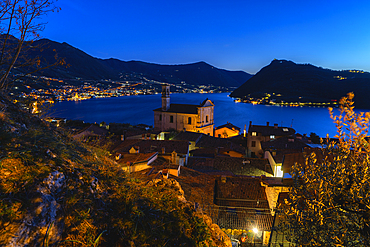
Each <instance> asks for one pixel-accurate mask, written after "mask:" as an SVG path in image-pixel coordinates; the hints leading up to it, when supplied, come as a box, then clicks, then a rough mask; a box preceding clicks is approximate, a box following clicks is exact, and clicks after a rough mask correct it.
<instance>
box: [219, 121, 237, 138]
mask: <svg viewBox="0 0 370 247" xmlns="http://www.w3.org/2000/svg"><path fill="white" fill-rule="evenodd" d="M239 132H240V128H239V127H236V126H235V125H233V124H231V123H229V122H227V124H224V125H221V126H218V127H216V128H215V136H216V137H220V138H229V137H233V136H238V135H239Z"/></svg>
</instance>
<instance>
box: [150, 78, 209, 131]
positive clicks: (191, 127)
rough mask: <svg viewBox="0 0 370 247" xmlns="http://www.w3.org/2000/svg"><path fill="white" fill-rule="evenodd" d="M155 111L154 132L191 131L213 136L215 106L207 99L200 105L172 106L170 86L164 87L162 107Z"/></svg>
mask: <svg viewBox="0 0 370 247" xmlns="http://www.w3.org/2000/svg"><path fill="white" fill-rule="evenodd" d="M153 111H154V130H155V131H168V130H171V129H174V130H177V131H191V132H198V133H204V134H207V135H211V136H213V128H214V120H213V111H214V104H213V103H212V101H211V100H209V99H206V100H204V101H203V102H202V103H200V104H199V105H190V104H170V86H169V85H162V107H161V108H158V109H155V110H153Z"/></svg>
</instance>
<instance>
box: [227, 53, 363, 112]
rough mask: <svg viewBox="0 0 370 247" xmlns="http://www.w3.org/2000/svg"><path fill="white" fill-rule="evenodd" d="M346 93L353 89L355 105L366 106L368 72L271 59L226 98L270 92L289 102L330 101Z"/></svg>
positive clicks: (256, 95)
mask: <svg viewBox="0 0 370 247" xmlns="http://www.w3.org/2000/svg"><path fill="white" fill-rule="evenodd" d="M349 92H354V94H355V98H354V101H355V105H356V107H357V108H363V109H370V102H369V100H368V94H369V92H370V73H368V72H364V71H359V70H342V71H338V70H330V69H324V68H321V67H316V66H314V65H311V64H296V63H294V62H292V61H287V60H276V59H275V60H273V61H272V62H271V63H270V64H269V65H267V66H266V67H264V68H262V69H261V70H260V71H259V72H258V73H256V74H255V75H254V76H253V77H252V78H250V79H249V80H247V81H246V82H245V83H244V84H243V85H241V86H240V87H239V88H237V89H235V90H234V91H233V92H232V93H231V94H230V97H234V98H244V97H255V98H260V97H263V96H264V95H265V94H273V93H274V94H275V95H279V97H280V99H284V100H285V101H290V102H293V101H300V102H332V101H335V100H339V99H340V98H341V97H343V96H346V94H347V93H349Z"/></svg>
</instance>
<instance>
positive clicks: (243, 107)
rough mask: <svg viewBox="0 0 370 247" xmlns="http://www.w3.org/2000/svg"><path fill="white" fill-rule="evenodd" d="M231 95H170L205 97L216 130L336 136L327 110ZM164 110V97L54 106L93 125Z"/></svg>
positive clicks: (182, 100)
mask: <svg viewBox="0 0 370 247" xmlns="http://www.w3.org/2000/svg"><path fill="white" fill-rule="evenodd" d="M228 94H229V93H219V94H171V103H179V104H200V103H201V102H202V101H203V100H205V99H206V98H209V99H210V100H212V102H213V103H214V104H215V110H214V120H215V127H217V126H220V125H223V124H225V123H227V122H230V123H232V124H234V125H236V126H238V127H239V128H241V129H244V126H245V125H247V128H248V125H249V121H252V123H253V124H256V125H265V124H266V122H269V123H270V125H273V124H274V123H277V124H279V126H284V127H293V128H294V129H295V130H296V132H298V133H301V134H308V135H309V134H310V133H311V132H314V133H316V134H318V135H319V136H321V137H325V136H326V134H329V135H330V137H333V136H334V135H335V134H336V128H335V124H334V123H333V121H332V120H331V119H330V116H329V111H328V109H327V108H322V107H282V106H268V105H252V104H245V103H235V102H234V101H233V99H232V98H229V97H228ZM159 107H161V95H160V94H157V95H139V96H123V97H115V98H102V99H89V100H84V101H63V102H58V103H56V104H55V106H54V108H53V111H54V113H53V116H56V117H64V118H67V119H75V120H76V119H80V120H84V121H85V122H90V123H94V122H96V123H100V122H103V121H104V122H106V123H130V124H139V123H143V124H148V125H153V124H154V123H153V121H154V120H153V119H154V115H153V110H154V109H156V108H159Z"/></svg>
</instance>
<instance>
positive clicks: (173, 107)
mask: <svg viewBox="0 0 370 247" xmlns="http://www.w3.org/2000/svg"><path fill="white" fill-rule="evenodd" d="M212 105H213V103H212V101H210V100H209V99H205V100H204V101H203V102H202V103H200V104H199V105H191V104H170V108H169V109H168V110H167V111H163V110H162V108H157V109H155V110H153V111H161V112H173V113H185V114H198V108H200V107H206V106H212Z"/></svg>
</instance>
